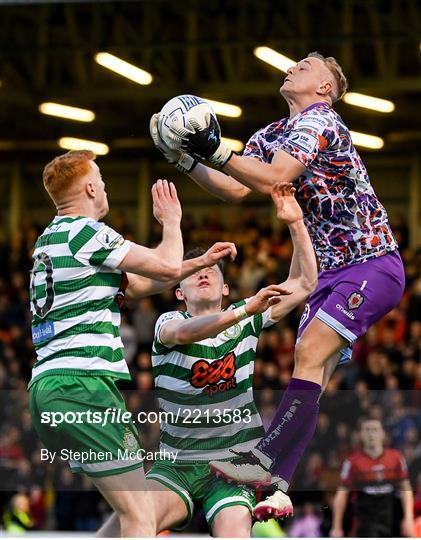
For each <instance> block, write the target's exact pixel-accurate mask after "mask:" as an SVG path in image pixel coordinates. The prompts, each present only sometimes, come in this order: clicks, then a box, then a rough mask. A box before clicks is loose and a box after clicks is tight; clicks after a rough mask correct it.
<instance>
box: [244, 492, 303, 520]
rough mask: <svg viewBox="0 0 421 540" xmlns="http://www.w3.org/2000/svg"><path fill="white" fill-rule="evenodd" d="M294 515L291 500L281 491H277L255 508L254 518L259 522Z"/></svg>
mask: <svg viewBox="0 0 421 540" xmlns="http://www.w3.org/2000/svg"><path fill="white" fill-rule="evenodd" d="M293 515H294V508H293V506H292V502H291V499H290V498H289V497H288V495H287V494H286V493H284V492H283V491H281V490H279V489H278V490H277V491H275V492H274V493H273V494H272V495H269V496H268V497H266V499H264V500H263V501H260V502H259V503H257V504H256V506H255V507H254V508H253V517H254V518H255V519H257V520H258V521H266V520H268V519H272V518H275V519H280V518H285V517H288V516H293Z"/></svg>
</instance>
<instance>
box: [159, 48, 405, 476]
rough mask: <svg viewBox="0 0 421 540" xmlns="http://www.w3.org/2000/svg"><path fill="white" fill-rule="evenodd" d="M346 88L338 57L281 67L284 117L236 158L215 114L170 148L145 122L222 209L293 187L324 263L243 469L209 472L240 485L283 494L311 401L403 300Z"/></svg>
mask: <svg viewBox="0 0 421 540" xmlns="http://www.w3.org/2000/svg"><path fill="white" fill-rule="evenodd" d="M346 89H347V80H346V78H345V76H344V74H343V72H342V69H341V67H340V66H339V64H338V63H337V62H336V60H335V59H334V58H333V57H328V58H325V57H323V56H322V55H320V54H318V53H310V54H309V55H308V56H307V57H306V58H304V59H302V60H301V61H300V62H298V63H297V65H295V66H292V67H291V68H290V69H289V70H288V73H287V76H286V77H285V80H284V81H283V84H282V86H281V88H280V92H281V95H282V97H283V98H284V99H285V100H286V102H287V104H288V106H289V111H290V114H289V117H286V118H281V119H277V120H275V121H274V122H272V123H271V124H269V125H268V126H266V127H264V128H262V129H260V130H259V131H258V132H257V133H255V134H254V135H253V136H252V137H251V138H250V140H249V142H248V143H247V145H246V148H245V150H244V153H243V155H242V156H237V155H233V153H232V152H231V150H229V148H227V146H226V145H225V144H224V143H223V141H222V140H221V137H220V129H219V126H218V123H217V121H216V119H215V117H214V116H211V117H210V120H209V122H207V124H206V125H201V127H200V128H198V129H195V130H194V131H191V130H187V129H184V128H183V129H179V130H178V131H177V133H175V137H176V139H175V140H178V141H179V142H180V145H179V146H178V150H171V149H169V148H168V147H166V146H165V144H164V143H163V141H161V140H160V138H159V135H158V132H157V129H156V117H152V120H151V134H152V137H153V139H154V142H155V144H156V145H157V146H158V148H159V149H160V150H161V151H162V152H163V153H164V155H165V157H166V159H167V160H168V161H170V162H173V163H174V164H176V165H177V166H178V168H182V169H184V171H185V172H188V173H189V174H190V175H191V177H192V178H193V179H194V180H195V181H196V182H197V183H198V184H199V185H200V186H202V187H203V188H204V189H206V190H207V191H209V192H210V193H212V194H214V195H216V196H217V197H220V198H221V199H223V200H226V201H230V202H239V201H241V200H242V199H243V198H244V197H246V196H247V195H248V194H249V193H250V191H251V190H252V189H253V190H257V191H260V192H263V193H269V192H270V190H271V188H272V186H273V184H274V183H275V182H280V181H281V182H286V183H288V182H293V183H294V186H295V188H296V189H297V201H298V203H299V204H300V206H301V208H302V210H303V212H304V221H305V224H306V227H307V229H308V231H309V234H310V237H311V240H312V243H313V247H314V249H315V252H316V254H317V256H318V258H319V262H320V270H321V272H320V274H319V280H318V287H317V289H316V291H315V292H314V293H313V294H312V295H311V296H310V298H309V301H308V303H307V305H306V307H305V310H304V312H303V316H302V319H301V323H300V327H299V329H298V335H297V343H296V347H295V366H294V372H293V376H292V378H291V380H290V382H289V384H288V387H287V389H286V392H285V393H284V396H283V399H282V401H281V403H280V405H279V408H278V410H277V413H276V415H275V418H274V419H273V422H272V425H271V426H270V427H269V430H268V432H267V433H266V435H265V437H264V439H262V440H261V441H260V442H259V444H258V445H257V446H256V448H255V449H253V451H252V452H251V453H250V454H249V456H248V461H247V460H246V459H245V456H242V458H241V460H233V461H232V463H231V464H226V463H225V464H222V465H219V464H217V463H214V464H213V465H212V466H213V467H214V469H215V470H218V471H219V472H220V473H221V474H223V475H224V476H225V477H227V478H231V479H233V480H235V481H237V482H239V483H246V484H251V485H252V484H253V483H255V481H257V478H259V477H261V476H262V475H264V474H265V473H266V474H267V475H269V476H270V474H274V475H277V476H279V477H281V478H282V479H283V480H284V483H283V484H284V486H286V487H288V486H289V484H290V483H291V480H292V477H293V475H294V471H295V470H296V468H297V466H298V463H299V460H300V458H301V456H302V455H303V453H304V451H305V449H306V447H307V445H308V444H309V442H310V441H311V439H312V437H313V434H314V431H315V428H316V425H317V419H318V410H319V398H320V395H321V392H322V389H323V388H324V387H325V386H326V384H327V381H328V380H329V378H330V375H331V373H332V371H333V369H335V367H336V365H337V363H338V361H341V362H346V361H348V360H349V359H350V358H351V347H352V344H353V343H354V342H355V341H356V339H357V338H358V337H360V336H363V335H364V334H365V333H366V331H367V329H368V328H369V327H370V326H371V325H373V324H374V323H375V322H377V321H378V320H379V319H381V318H382V317H383V316H384V315H386V313H388V312H389V311H390V310H391V309H392V308H394V307H395V306H396V305H397V304H398V302H399V301H400V299H401V297H402V294H403V291H404V285H405V273H404V269H403V264H402V260H401V258H400V255H399V252H398V246H397V243H396V240H395V238H394V235H393V232H392V230H391V227H390V224H389V221H388V216H387V213H386V210H385V208H384V207H383V205H382V204H381V203H380V201H379V200H378V198H377V197H376V194H375V193H374V190H373V187H372V185H371V183H370V178H369V175H368V173H367V170H366V168H365V166H364V163H363V161H362V159H361V157H360V156H359V154H358V152H357V151H356V149H355V147H354V145H353V143H352V139H351V135H350V132H349V130H348V128H347V126H346V125H345V123H344V121H343V120H342V118H341V117H340V116H339V115H338V114H337V113H336V112H335V111H334V109H333V105H334V103H335V102H336V101H338V100H339V99H340V98H341V97H342V96H343V94H344V93H345V91H346ZM197 123H198V122H196V124H197ZM177 138H178V139H177ZM181 143H182V144H181ZM184 152H187V154H186V153H184ZM191 156H199V158H200V159H201V160H206V159H208V160H209V161H210V162H211V164H212V165H214V166H216V167H217V168H220V169H222V171H223V172H221V171H218V170H216V169H213V168H210V167H206V166H205V165H203V164H202V163H197V164H196V165H195V163H196V161H195V158H194V157H191ZM224 173H226V174H224ZM384 291H388V294H384ZM297 399H298V400H299V401H300V404H299V406H297V407H295V406H294V413H293V415H292V418H290V419H289V420H288V417H289V414H290V410H291V407H292V406H293V404H294V402H296V400H297ZM287 420H288V421H287Z"/></svg>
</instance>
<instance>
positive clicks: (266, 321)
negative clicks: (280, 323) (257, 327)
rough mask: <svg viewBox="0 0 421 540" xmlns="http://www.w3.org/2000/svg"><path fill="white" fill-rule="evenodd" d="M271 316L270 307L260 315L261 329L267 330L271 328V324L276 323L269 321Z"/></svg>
mask: <svg viewBox="0 0 421 540" xmlns="http://www.w3.org/2000/svg"><path fill="white" fill-rule="evenodd" d="M271 314H272V308H271V307H270V308H269V309H267V310H266V311H264V312H263V313H262V328H269V326H272V325H273V324H275V323H276V322H277V321H274V320H273V319H271Z"/></svg>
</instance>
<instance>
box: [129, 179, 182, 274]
mask: <svg viewBox="0 0 421 540" xmlns="http://www.w3.org/2000/svg"><path fill="white" fill-rule="evenodd" d="M152 200H153V213H154V216H155V218H156V219H157V221H158V222H159V223H160V224H161V225H162V241H161V243H160V244H159V245H158V246H157V247H156V248H154V249H151V248H147V247H144V246H140V245H139V244H133V245H132V246H131V247H130V250H129V252H128V253H127V255H126V256H125V257H124V259H123V260H122V262H121V263H120V265H119V268H120V270H123V271H125V272H128V273H132V274H141V275H142V276H145V277H147V278H153V279H156V280H162V281H167V282H168V281H173V280H178V279H180V275H181V264H182V259H183V238H182V236H181V229H180V221H181V206H180V201H179V200H178V197H177V191H176V189H175V186H174V184H173V183H172V182H170V183H168V182H167V181H166V180H158V181H157V182H156V183H155V184H154V185H153V186H152Z"/></svg>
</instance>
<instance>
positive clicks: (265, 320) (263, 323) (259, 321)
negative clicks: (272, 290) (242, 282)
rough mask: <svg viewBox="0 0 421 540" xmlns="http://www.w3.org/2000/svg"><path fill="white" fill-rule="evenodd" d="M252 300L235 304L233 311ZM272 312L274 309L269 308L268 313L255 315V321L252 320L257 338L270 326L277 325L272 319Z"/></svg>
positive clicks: (246, 299)
mask: <svg viewBox="0 0 421 540" xmlns="http://www.w3.org/2000/svg"><path fill="white" fill-rule="evenodd" d="M250 300H251V297H249V298H244V300H243V301H241V302H238V303H236V304H234V305H233V306H232V307H231V309H234V308H235V307H239V306H241V305H245V304H247V302H249V301H250ZM271 312H272V308H269V309H267V310H266V311H264V312H263V313H256V315H253V319H252V321H253V328H254V331H255V333H256V335H257V336H258V335H259V334H260V332H261V331H262V330H263V328H268V327H269V326H272V325H273V324H275V323H276V321H273V320H272V319H271V318H270V316H271Z"/></svg>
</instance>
